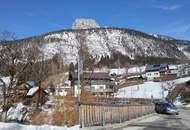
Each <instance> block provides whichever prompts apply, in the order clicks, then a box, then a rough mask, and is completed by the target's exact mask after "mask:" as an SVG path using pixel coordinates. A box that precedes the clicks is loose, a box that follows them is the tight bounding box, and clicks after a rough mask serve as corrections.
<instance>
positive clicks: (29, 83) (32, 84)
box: [26, 81, 35, 87]
mask: <svg viewBox="0 0 190 130" xmlns="http://www.w3.org/2000/svg"><path fill="white" fill-rule="evenodd" d="M26 84H28V85H29V86H30V87H34V85H35V82H34V81H27V82H26Z"/></svg>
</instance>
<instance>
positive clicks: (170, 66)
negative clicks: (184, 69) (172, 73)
mask: <svg viewBox="0 0 190 130" xmlns="http://www.w3.org/2000/svg"><path fill="white" fill-rule="evenodd" d="M168 68H169V69H170V70H176V69H178V67H177V65H168Z"/></svg>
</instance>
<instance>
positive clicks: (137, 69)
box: [127, 66, 146, 74]
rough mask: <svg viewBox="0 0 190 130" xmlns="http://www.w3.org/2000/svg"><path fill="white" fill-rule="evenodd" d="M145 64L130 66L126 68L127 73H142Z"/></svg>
mask: <svg viewBox="0 0 190 130" xmlns="http://www.w3.org/2000/svg"><path fill="white" fill-rule="evenodd" d="M145 68H146V67H145V66H135V67H131V68H129V69H128V70H127V73H128V74H137V73H142V72H145Z"/></svg>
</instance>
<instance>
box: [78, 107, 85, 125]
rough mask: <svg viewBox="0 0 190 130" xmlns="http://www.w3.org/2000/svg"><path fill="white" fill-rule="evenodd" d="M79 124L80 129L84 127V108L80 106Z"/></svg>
mask: <svg viewBox="0 0 190 130" xmlns="http://www.w3.org/2000/svg"><path fill="white" fill-rule="evenodd" d="M79 119H80V120H79V123H80V128H83V127H84V109H83V107H82V106H81V105H80V106H79Z"/></svg>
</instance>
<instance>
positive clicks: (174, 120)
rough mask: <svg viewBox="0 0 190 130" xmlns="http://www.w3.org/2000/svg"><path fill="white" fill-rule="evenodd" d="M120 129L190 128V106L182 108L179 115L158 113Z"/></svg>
mask: <svg viewBox="0 0 190 130" xmlns="http://www.w3.org/2000/svg"><path fill="white" fill-rule="evenodd" d="M119 130H190V108H189V109H187V108H180V109H179V115H163V114H156V115H154V116H152V117H149V118H146V119H144V120H141V121H138V122H135V123H131V124H129V125H128V126H127V127H125V128H121V129H119Z"/></svg>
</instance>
